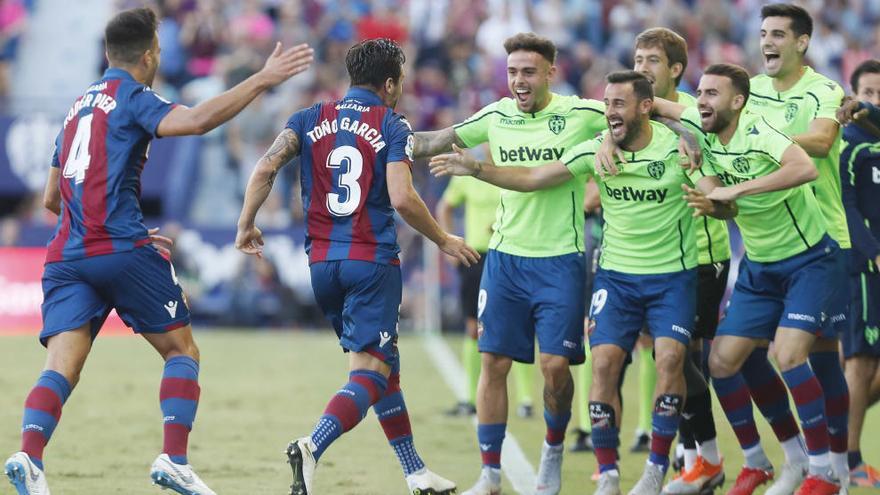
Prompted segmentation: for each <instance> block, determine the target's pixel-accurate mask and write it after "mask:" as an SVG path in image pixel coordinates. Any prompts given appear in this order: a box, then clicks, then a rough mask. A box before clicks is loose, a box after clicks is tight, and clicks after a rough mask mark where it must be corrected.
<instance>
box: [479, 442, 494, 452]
mask: <svg viewBox="0 0 880 495" xmlns="http://www.w3.org/2000/svg"><path fill="white" fill-rule="evenodd" d="M491 448H492V444H491V443H481V444H480V450H482V451H483V452H488V451H489V449H491Z"/></svg>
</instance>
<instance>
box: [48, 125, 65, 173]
mask: <svg viewBox="0 0 880 495" xmlns="http://www.w3.org/2000/svg"><path fill="white" fill-rule="evenodd" d="M63 140H64V128H62V129H61V132H59V133H58V136H57V137H55V146H54V148H53V150H52V162H51V163H50V164H49V165H51V166H53V167H55V168H59V167H61V161H60V158H59V154H60V153H61V146H62V145H63V143H62V141H63Z"/></svg>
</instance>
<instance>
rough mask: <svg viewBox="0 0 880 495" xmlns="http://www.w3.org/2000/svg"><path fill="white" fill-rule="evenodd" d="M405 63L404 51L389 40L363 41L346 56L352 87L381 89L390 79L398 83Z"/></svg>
mask: <svg viewBox="0 0 880 495" xmlns="http://www.w3.org/2000/svg"><path fill="white" fill-rule="evenodd" d="M404 62H406V55H404V54H403V49H402V48H400V45H398V44H397V43H396V42H394V41H392V40H390V39H388V38H376V39H372V40H364V41H361V42H360V43H358V44H356V45H354V46H352V47H351V48H349V49H348V53H347V54H346V55H345V68H346V69H347V70H348V77H350V78H351V85H352V86H364V85H368V86H372V87H374V88H381V87H382V86H383V85H384V84H385V81H386V80H387V79H388V78H389V77H390V78H391V79H393V80H394V81H395V82H398V81H400V75H401V74H402V73H403V64H404Z"/></svg>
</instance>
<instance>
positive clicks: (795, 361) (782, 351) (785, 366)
mask: <svg viewBox="0 0 880 495" xmlns="http://www.w3.org/2000/svg"><path fill="white" fill-rule="evenodd" d="M808 357H809V352H808V349H805V348H801V347H799V346H782V348H777V349H776V364H778V365H779V369H780V370H781V371H788V370H790V369H792V368H796V367H798V366H800V365H802V364H804V363H806V362H807V358H808Z"/></svg>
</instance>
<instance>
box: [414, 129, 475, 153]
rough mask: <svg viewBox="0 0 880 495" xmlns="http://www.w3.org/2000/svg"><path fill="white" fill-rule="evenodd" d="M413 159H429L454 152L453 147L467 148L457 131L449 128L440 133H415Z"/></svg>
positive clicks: (441, 130)
mask: <svg viewBox="0 0 880 495" xmlns="http://www.w3.org/2000/svg"><path fill="white" fill-rule="evenodd" d="M413 137H414V139H415V144H414V145H413V158H427V157H431V156H434V155H439V154H440V153H449V152H450V151H452V145H453V144H455V145H456V146H458V147H459V148H465V147H466V146H465V145H464V142H463V141H462V140H461V138H460V137H458V134H456V133H455V129H453V128H452V127H447V128H446V129H440V130H439V131H427V132H414V133H413Z"/></svg>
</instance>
